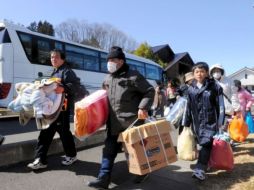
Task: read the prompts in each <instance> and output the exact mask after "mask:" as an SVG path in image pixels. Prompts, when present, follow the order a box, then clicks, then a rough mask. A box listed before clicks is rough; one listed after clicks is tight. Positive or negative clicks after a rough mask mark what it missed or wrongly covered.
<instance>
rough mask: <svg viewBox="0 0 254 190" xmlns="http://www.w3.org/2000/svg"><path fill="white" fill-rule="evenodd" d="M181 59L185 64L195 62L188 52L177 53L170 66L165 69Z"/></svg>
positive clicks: (168, 67)
mask: <svg viewBox="0 0 254 190" xmlns="http://www.w3.org/2000/svg"><path fill="white" fill-rule="evenodd" d="M179 61H181V63H183V64H190V65H193V64H194V62H193V60H192V59H191V57H190V55H189V53H188V52H183V53H176V54H175V56H174V59H173V60H172V61H170V62H169V63H168V66H167V67H166V68H165V69H164V70H165V71H167V70H168V69H170V68H171V67H173V66H174V65H175V64H176V63H178V62H179Z"/></svg>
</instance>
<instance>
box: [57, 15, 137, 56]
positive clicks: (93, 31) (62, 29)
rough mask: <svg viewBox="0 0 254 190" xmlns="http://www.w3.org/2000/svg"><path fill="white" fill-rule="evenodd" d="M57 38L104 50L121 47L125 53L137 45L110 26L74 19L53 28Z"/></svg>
mask: <svg viewBox="0 0 254 190" xmlns="http://www.w3.org/2000/svg"><path fill="white" fill-rule="evenodd" d="M55 33H56V35H57V36H58V37H60V38H62V39H65V40H70V41H74V42H78V43H83V44H86V45H91V46H94V47H99V48H102V49H104V50H109V49H110V47H111V46H113V45H118V46H121V47H122V48H123V49H124V50H125V51H128V52H130V51H133V50H134V49H136V48H137V46H138V43H137V42H136V41H135V40H134V39H133V38H131V37H129V36H127V35H126V34H125V33H124V32H122V31H120V30H118V29H116V28H115V27H113V26H112V25H110V24H100V23H92V24H89V23H88V22H87V21H84V20H83V21H77V20H75V19H71V20H67V21H65V22H62V23H61V24H59V25H58V26H56V28H55Z"/></svg>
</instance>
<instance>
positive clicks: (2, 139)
mask: <svg viewBox="0 0 254 190" xmlns="http://www.w3.org/2000/svg"><path fill="white" fill-rule="evenodd" d="M4 140H5V137H4V136H2V135H0V145H2V144H3V143H4Z"/></svg>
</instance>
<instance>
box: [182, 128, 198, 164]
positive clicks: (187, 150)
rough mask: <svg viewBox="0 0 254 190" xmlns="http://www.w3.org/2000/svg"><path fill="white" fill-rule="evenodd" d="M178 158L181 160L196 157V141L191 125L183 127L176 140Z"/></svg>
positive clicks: (190, 159)
mask: <svg viewBox="0 0 254 190" xmlns="http://www.w3.org/2000/svg"><path fill="white" fill-rule="evenodd" d="M177 152H178V158H179V159H181V160H189V161H192V160H195V159H197V149H196V142H195V139H194V136H193V133H192V130H191V127H184V129H183V131H182V133H181V134H180V135H179V136H178V140H177Z"/></svg>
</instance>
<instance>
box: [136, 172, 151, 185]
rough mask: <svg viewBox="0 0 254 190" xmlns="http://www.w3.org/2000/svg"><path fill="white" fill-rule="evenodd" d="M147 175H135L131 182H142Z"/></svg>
mask: <svg viewBox="0 0 254 190" xmlns="http://www.w3.org/2000/svg"><path fill="white" fill-rule="evenodd" d="M148 177H149V175H148V174H145V175H136V176H135V178H134V180H133V183H143V182H144V181H145V180H146V179H147V178H148Z"/></svg>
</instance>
